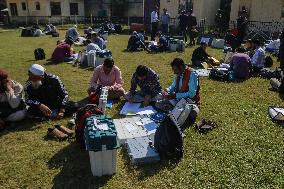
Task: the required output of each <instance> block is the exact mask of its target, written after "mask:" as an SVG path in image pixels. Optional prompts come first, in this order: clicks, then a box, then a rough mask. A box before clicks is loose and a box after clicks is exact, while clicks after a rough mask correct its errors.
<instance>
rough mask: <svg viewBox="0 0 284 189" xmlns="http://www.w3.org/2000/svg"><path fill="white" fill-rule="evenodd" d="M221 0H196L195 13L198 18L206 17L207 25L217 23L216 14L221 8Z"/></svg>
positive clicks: (194, 2)
mask: <svg viewBox="0 0 284 189" xmlns="http://www.w3.org/2000/svg"><path fill="white" fill-rule="evenodd" d="M220 2H221V0H194V1H193V13H194V14H195V16H196V18H197V20H201V19H204V18H205V19H206V25H214V24H215V15H216V13H217V10H218V9H219V8H220Z"/></svg>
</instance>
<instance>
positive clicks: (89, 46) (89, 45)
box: [86, 39, 102, 52]
mask: <svg viewBox="0 0 284 189" xmlns="http://www.w3.org/2000/svg"><path fill="white" fill-rule="evenodd" d="M86 45H87V47H86V52H90V51H92V50H94V51H102V50H101V49H100V47H99V46H98V45H96V44H95V43H92V41H91V40H90V39H87V40H86Z"/></svg>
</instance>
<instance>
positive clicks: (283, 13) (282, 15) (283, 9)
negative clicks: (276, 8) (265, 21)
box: [281, 6, 284, 17]
mask: <svg viewBox="0 0 284 189" xmlns="http://www.w3.org/2000/svg"><path fill="white" fill-rule="evenodd" d="M281 17H284V6H282V9H281Z"/></svg>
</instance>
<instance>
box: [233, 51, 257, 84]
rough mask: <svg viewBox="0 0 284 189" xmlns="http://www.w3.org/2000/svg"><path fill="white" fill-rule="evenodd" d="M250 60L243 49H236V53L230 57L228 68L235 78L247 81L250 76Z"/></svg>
mask: <svg viewBox="0 0 284 189" xmlns="http://www.w3.org/2000/svg"><path fill="white" fill-rule="evenodd" d="M251 67H252V66H251V60H250V57H249V56H248V55H247V54H245V49H244V48H242V47H239V48H237V53H236V54H234V55H233V56H232V59H231V62H230V68H231V70H233V71H234V73H235V75H236V78H238V79H247V78H248V77H249V76H250V74H251Z"/></svg>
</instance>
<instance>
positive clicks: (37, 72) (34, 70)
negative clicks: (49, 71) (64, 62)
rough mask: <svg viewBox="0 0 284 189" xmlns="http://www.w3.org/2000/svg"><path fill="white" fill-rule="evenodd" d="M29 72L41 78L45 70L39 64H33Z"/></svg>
mask: <svg viewBox="0 0 284 189" xmlns="http://www.w3.org/2000/svg"><path fill="white" fill-rule="evenodd" d="M29 71H30V72H31V73H32V74H33V75H35V76H43V75H44V72H45V68H44V67H42V66H41V65H39V64H33V65H32V66H31V67H30V69H29Z"/></svg>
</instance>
